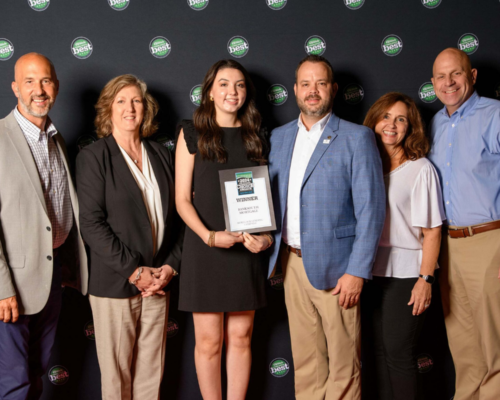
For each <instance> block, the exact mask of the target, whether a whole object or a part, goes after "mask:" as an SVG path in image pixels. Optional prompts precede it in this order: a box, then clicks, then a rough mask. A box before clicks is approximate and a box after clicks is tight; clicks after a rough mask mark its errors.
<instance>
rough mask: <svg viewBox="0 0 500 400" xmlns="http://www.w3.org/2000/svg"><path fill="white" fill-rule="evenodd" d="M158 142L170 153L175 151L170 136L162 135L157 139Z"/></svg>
mask: <svg viewBox="0 0 500 400" xmlns="http://www.w3.org/2000/svg"><path fill="white" fill-rule="evenodd" d="M156 142H157V143H160V144H161V145H162V146H163V147H166V148H167V149H168V150H169V151H173V150H174V147H175V143H174V141H173V140H172V138H171V137H170V136H167V135H165V134H160V136H157V137H156Z"/></svg>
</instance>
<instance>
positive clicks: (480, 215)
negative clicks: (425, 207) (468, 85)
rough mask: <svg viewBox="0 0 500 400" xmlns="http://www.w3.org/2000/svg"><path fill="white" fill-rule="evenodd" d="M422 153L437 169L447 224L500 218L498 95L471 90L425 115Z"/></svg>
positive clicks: (461, 223)
mask: <svg viewBox="0 0 500 400" xmlns="http://www.w3.org/2000/svg"><path fill="white" fill-rule="evenodd" d="M428 158H429V159H430V160H431V161H432V163H433V164H434V166H435V167H436V170H437V171H438V175H439V178H440V180H441V187H442V188H443V200H444V206H445V211H446V218H447V223H448V225H454V226H470V225H476V224H481V223H485V222H490V221H494V220H498V219H500V101H497V100H493V99H489V98H486V97H480V96H478V95H477V93H476V92H474V93H473V94H472V96H471V97H470V98H469V99H468V100H467V101H466V102H465V103H464V104H462V106H461V107H460V108H459V109H458V110H457V111H455V112H454V113H453V114H452V115H451V116H449V115H448V112H447V111H446V107H444V108H443V109H442V110H441V111H439V112H438V113H437V114H436V115H435V116H434V118H433V119H432V121H431V151H430V153H429V156H428Z"/></svg>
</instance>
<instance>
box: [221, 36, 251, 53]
mask: <svg viewBox="0 0 500 400" xmlns="http://www.w3.org/2000/svg"><path fill="white" fill-rule="evenodd" d="M249 49H250V46H249V44H248V40H246V39H245V38H244V37H243V36H233V37H232V38H231V39H229V42H227V51H229V54H231V55H232V56H233V57H236V58H241V57H245V56H246V55H247V53H248V50H249Z"/></svg>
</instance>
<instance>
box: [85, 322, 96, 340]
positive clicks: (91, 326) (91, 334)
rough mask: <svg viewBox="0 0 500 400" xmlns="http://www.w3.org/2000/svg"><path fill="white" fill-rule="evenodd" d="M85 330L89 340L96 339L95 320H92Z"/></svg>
mask: <svg viewBox="0 0 500 400" xmlns="http://www.w3.org/2000/svg"><path fill="white" fill-rule="evenodd" d="M83 332H84V333H85V337H86V338H87V339H89V340H95V331H94V321H92V320H90V321H89V322H87V323H86V324H85V326H84V327H83Z"/></svg>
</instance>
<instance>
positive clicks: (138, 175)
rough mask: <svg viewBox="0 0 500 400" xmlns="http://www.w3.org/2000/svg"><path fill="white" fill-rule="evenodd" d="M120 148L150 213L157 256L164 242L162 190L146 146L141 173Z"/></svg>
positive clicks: (154, 251)
mask: <svg viewBox="0 0 500 400" xmlns="http://www.w3.org/2000/svg"><path fill="white" fill-rule="evenodd" d="M118 147H119V148H120V150H121V152H122V154H123V158H125V161H126V162H127V165H128V167H129V169H130V172H132V176H133V177H134V179H135V181H136V182H137V186H138V187H139V189H140V191H141V193H142V199H143V200H144V205H145V206H146V210H147V211H148V216H149V222H150V223H151V234H152V235H153V246H154V249H153V254H156V252H157V251H158V249H159V248H160V246H161V244H162V242H163V231H164V223H163V208H162V206H161V195H160V188H159V187H158V182H157V181H156V177H155V174H154V171H153V168H152V167H151V163H150V162H149V157H148V152H147V151H146V148H145V147H144V144H143V143H141V150H142V172H141V170H140V169H139V167H138V166H137V165H136V164H135V162H134V160H132V158H130V156H129V155H128V154H127V152H126V151H125V150H123V149H122V148H121V146H120V145H118Z"/></svg>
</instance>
